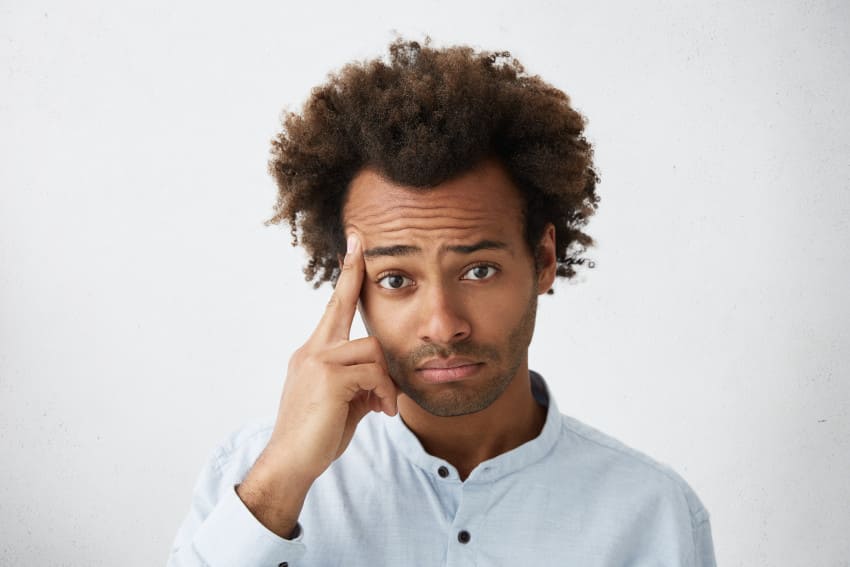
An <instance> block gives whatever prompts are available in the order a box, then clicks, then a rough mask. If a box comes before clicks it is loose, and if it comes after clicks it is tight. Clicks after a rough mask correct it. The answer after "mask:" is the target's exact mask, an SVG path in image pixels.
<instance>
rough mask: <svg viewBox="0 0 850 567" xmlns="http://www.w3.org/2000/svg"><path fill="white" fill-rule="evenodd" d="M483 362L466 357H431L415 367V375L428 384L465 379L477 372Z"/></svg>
mask: <svg viewBox="0 0 850 567" xmlns="http://www.w3.org/2000/svg"><path fill="white" fill-rule="evenodd" d="M482 366H484V363H483V362H476V361H474V360H470V359H467V358H433V359H431V360H428V361H426V362H425V363H424V364H421V365H420V366H418V367H417V368H416V375H417V376H418V377H419V378H421V379H422V381H424V382H428V383H430V384H443V383H446V382H456V381H459V380H465V379H467V378H470V377H472V376H474V375H475V374H477V373H478V371H479V370H481V367H482Z"/></svg>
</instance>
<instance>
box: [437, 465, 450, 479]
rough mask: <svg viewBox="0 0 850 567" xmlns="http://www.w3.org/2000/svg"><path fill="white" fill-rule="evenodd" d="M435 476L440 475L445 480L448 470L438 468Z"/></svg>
mask: <svg viewBox="0 0 850 567" xmlns="http://www.w3.org/2000/svg"><path fill="white" fill-rule="evenodd" d="M437 474H438V475H440V477H441V478H446V477H447V476H449V469H447V468H446V467H440V468H438V469H437Z"/></svg>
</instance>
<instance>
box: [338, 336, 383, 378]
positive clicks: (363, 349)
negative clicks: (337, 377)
mask: <svg viewBox="0 0 850 567" xmlns="http://www.w3.org/2000/svg"><path fill="white" fill-rule="evenodd" d="M323 360H324V361H325V362H330V363H332V364H339V365H341V366H352V365H354V364H366V363H370V362H373V363H376V364H378V365H380V366H381V367H382V368H384V370H386V369H387V361H386V358H385V357H384V351H383V349H382V348H381V343H379V342H378V339H376V338H375V337H363V338H362V339H354V340H353V341H347V342H344V343H342V344H341V345H339V346H338V347H334V348H332V349H329V350H327V351H326V352H325V353H324V354H323Z"/></svg>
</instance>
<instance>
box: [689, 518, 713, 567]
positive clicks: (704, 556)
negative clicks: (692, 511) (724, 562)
mask: <svg viewBox="0 0 850 567" xmlns="http://www.w3.org/2000/svg"><path fill="white" fill-rule="evenodd" d="M694 551H695V555H696V567H717V562H716V561H715V559H714V543H713V541H712V538H711V522H710V521H709V519H708V514H705V516H704V517H703V519H702V520H701V521H700V522H698V523H697V524H696V525H695V526H694Z"/></svg>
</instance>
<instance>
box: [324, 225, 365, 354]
mask: <svg viewBox="0 0 850 567" xmlns="http://www.w3.org/2000/svg"><path fill="white" fill-rule="evenodd" d="M365 271H366V267H365V262H364V260H363V249H362V247H361V246H360V239H359V238H358V237H357V236H356V235H354V234H352V235H350V236H349V237H348V240H347V244H346V252H345V258H344V259H343V262H342V269H341V270H340V274H339V278H337V280H336V287H335V288H334V292H333V295H331V299H330V301H328V306H327V307H326V308H325V314H324V315H322V320H321V321H319V325H318V327H316V333H317V334H318V335H319V336H321V337H322V338H324V339H326V340H329V341H330V340H343V341H347V340H348V337H349V333H350V332H351V323H352V321H354V313H356V312H357V300H358V299H359V298H360V288H361V287H362V286H363V274H364V272H365Z"/></svg>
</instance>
